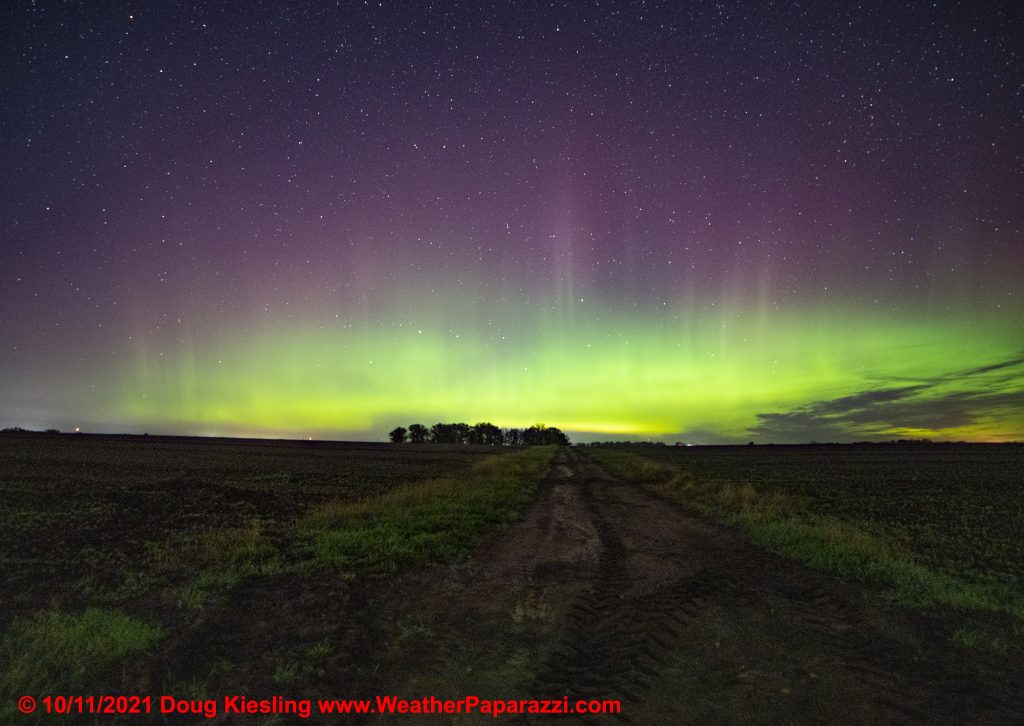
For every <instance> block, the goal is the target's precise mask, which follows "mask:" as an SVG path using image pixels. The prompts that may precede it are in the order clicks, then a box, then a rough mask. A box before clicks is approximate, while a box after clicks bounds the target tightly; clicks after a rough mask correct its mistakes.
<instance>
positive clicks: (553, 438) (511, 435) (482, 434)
mask: <svg viewBox="0 0 1024 726" xmlns="http://www.w3.org/2000/svg"><path fill="white" fill-rule="evenodd" d="M388 437H389V438H390V439H391V443H393V444H404V443H406V442H408V443H412V444H480V445H483V446H537V445H544V444H559V445H561V446H568V445H569V437H568V436H566V435H565V434H564V433H563V432H562V431H560V430H559V429H557V428H556V427H554V426H545V425H544V424H534V425H533V426H530V427H529V428H526V429H515V428H511V429H504V428H500V427H498V426H495V425H494V424H492V423H478V424H476V425H475V426H470V425H469V424H464V423H436V424H434V425H433V426H431V427H430V428H429V429H428V428H427V427H426V426H424V425H423V424H418V423H414V424H412V425H410V426H409V428H405V427H404V426H398V427H396V428H394V429H392V430H391V432H390V433H389V434H388Z"/></svg>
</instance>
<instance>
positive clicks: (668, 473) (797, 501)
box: [587, 449, 1024, 619]
mask: <svg viewBox="0 0 1024 726" xmlns="http://www.w3.org/2000/svg"><path fill="white" fill-rule="evenodd" d="M587 453H588V455H589V456H591V457H592V458H593V459H594V460H595V461H597V462H598V463H599V464H601V465H602V466H604V467H606V468H607V469H608V470H609V471H610V472H612V473H613V474H615V475H616V476H618V477H619V478H621V479H623V480H624V481H627V482H630V483H635V484H642V485H646V486H649V487H651V488H652V489H653V490H655V491H657V492H659V493H660V494H662V495H664V496H666V497H668V498H670V499H674V500H676V501H678V502H680V503H683V504H686V505H688V506H690V507H693V508H695V509H697V510H698V511H700V512H701V513H703V514H705V515H707V516H710V517H712V518H714V519H718V520H720V521H724V522H727V523H729V524H731V525H733V526H735V527H737V528H738V529H739V530H740V531H742V532H743V533H744V534H745V535H746V536H747V537H748V538H749V539H750V540H751V541H753V542H756V543H757V544H760V545H763V546H765V547H767V548H769V549H771V550H774V551H776V552H779V553H781V554H784V555H786V556H789V557H792V558H794V559H797V560H799V561H801V562H803V563H805V564H807V565H809V566H811V567H815V568H817V569H821V570H825V571H828V572H833V573H836V574H839V575H841V576H844V577H847V578H851V579H856V580H859V581H862V582H868V583H875V584H881V585H884V586H886V587H887V588H888V589H889V591H890V594H891V595H892V597H893V598H894V599H895V600H896V601H897V602H900V603H901V604H905V605H910V606H915V607H930V606H935V605H942V606H950V607H953V608H957V609H960V610H965V611H980V612H997V613H1008V614H1010V615H1012V616H1014V617H1017V618H1020V619H1024V595H1022V593H1021V592H1019V591H1018V590H1016V589H1014V588H1012V587H1008V586H1006V585H1002V584H998V583H991V582H977V581H969V580H966V579H964V578H959V577H955V576H953V575H950V574H947V573H943V572H937V571H935V570H934V569H932V568H929V567H927V566H925V565H923V564H921V563H920V562H919V561H918V560H917V559H916V558H915V556H914V554H913V552H911V551H910V550H909V549H908V548H907V547H906V546H905V545H904V544H902V543H901V542H899V541H897V540H895V539H893V538H890V537H887V536H885V534H883V533H881V532H879V531H876V529H875V528H873V527H872V526H871V525H870V524H869V523H866V522H856V521H848V520H843V519H839V518H836V517H832V516H825V515H819V514H814V513H812V512H809V511H808V510H807V503H806V498H804V497H794V496H791V495H787V494H784V493H782V492H779V491H766V492H759V491H757V489H755V487H754V486H753V485H752V484H751V483H750V482H745V483H743V484H736V483H733V482H721V481H717V482H698V481H697V480H696V479H695V478H694V477H693V476H692V475H691V474H690V473H688V472H687V471H684V470H683V469H682V468H680V467H673V466H671V465H669V464H666V463H664V462H658V461H650V460H648V459H646V458H644V457H642V456H638V455H636V454H634V453H631V452H629V451H623V450H621V449H590V450H588V452H587Z"/></svg>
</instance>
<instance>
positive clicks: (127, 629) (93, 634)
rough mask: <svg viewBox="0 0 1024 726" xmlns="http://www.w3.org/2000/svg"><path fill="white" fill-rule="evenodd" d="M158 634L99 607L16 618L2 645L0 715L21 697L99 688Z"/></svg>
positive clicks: (150, 645)
mask: <svg viewBox="0 0 1024 726" xmlns="http://www.w3.org/2000/svg"><path fill="white" fill-rule="evenodd" d="M162 636H163V631H162V630H161V629H160V628H159V627H156V626H153V625H149V624H147V623H144V622H141V621H139V620H136V619H135V618H132V617H129V616H128V615H125V614H124V613H120V612H118V611H116V610H105V609H100V608H87V609H86V610H85V611H84V612H82V613H79V614H77V615H73V614H69V613H63V612H60V611H58V610H50V611H46V612H43V613H39V614H37V615H36V616H34V617H30V618H20V619H17V620H15V621H14V622H12V623H11V625H10V627H9V629H8V631H7V633H6V635H5V636H4V638H3V641H2V642H0V663H3V664H5V665H3V666H2V668H3V670H2V671H0V715H4V714H5V713H8V711H7V709H13V704H14V701H15V699H16V698H17V697H18V696H20V695H22V694H26V693H27V694H36V695H38V694H45V693H68V692H70V693H76V692H78V693H82V692H88V691H89V690H90V688H96V687H102V685H103V684H102V682H97V681H98V679H102V678H103V677H104V676H105V675H107V674H108V673H109V671H110V669H111V668H112V667H113V666H115V665H116V664H117V663H118V662H119V661H120V660H121V659H122V658H124V657H126V656H129V655H132V654H135V653H142V652H145V651H148V650H149V649H150V648H151V647H152V646H153V645H154V644H155V643H156V642H157V641H158V640H159V639H160V638H161V637H162ZM10 713H13V710H11V711H10Z"/></svg>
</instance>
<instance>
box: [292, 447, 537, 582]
mask: <svg viewBox="0 0 1024 726" xmlns="http://www.w3.org/2000/svg"><path fill="white" fill-rule="evenodd" d="M551 453H552V451H551V447H533V448H530V449H527V450H524V451H521V452H518V453H516V454H499V455H497V456H494V457H488V458H486V459H483V460H482V461H480V462H477V463H476V464H475V465H474V466H473V467H472V469H471V471H470V473H469V475H468V476H467V477H466V478H465V479H462V480H457V479H452V478H441V479H429V480H426V481H422V482H418V483H416V484H412V485H409V486H406V487H399V488H396V489H393V490H391V491H388V492H385V493H384V494H381V495H378V496H375V497H370V498H368V499H364V500H361V501H356V502H345V501H339V502H330V503H327V504H325V505H323V506H320V507H317V508H315V509H313V510H312V511H310V512H308V513H307V514H306V515H305V516H304V517H303V518H302V520H301V521H300V522H299V529H300V531H302V532H304V533H305V534H306V535H307V536H308V537H309V538H310V541H311V549H312V555H313V559H314V561H315V562H316V563H318V564H320V565H323V566H328V567H336V568H340V569H341V570H342V571H344V572H346V573H349V574H351V575H356V574H367V575H383V574H388V573H393V572H395V571H396V570H398V569H399V568H400V567H404V566H407V565H411V564H424V563H436V562H447V561H450V560H452V559H454V558H455V557H456V556H458V555H459V554H461V553H463V552H465V551H466V550H467V549H468V548H469V547H470V545H471V544H472V542H473V540H474V538H475V537H476V536H477V535H478V534H479V533H480V532H481V531H482V530H484V529H485V528H487V527H488V526H493V525H498V524H503V523H508V522H511V521H514V520H515V519H516V518H517V517H519V516H520V515H521V514H522V512H523V510H524V509H525V507H526V505H527V503H528V502H529V501H530V498H531V496H532V494H533V492H534V490H535V487H536V483H537V481H538V480H539V479H540V478H541V477H542V476H543V474H544V472H545V471H546V469H547V467H548V462H549V460H550V458H551Z"/></svg>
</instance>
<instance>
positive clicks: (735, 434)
mask: <svg viewBox="0 0 1024 726" xmlns="http://www.w3.org/2000/svg"><path fill="white" fill-rule="evenodd" d="M426 317H429V316H424V318H426ZM435 317H436V316H435ZM572 318H573V319H572V322H571V323H569V322H567V321H566V322H552V321H551V320H550V319H547V318H545V317H544V316H542V315H535V319H534V320H532V322H531V324H526V322H525V321H524V320H522V319H520V320H518V321H517V322H516V323H515V324H509V325H506V326H502V327H500V328H499V329H502V330H506V331H509V332H506V333H495V332H494V330H493V328H492V329H488V328H486V327H485V328H481V326H480V325H477V324H470V325H466V326H465V327H464V328H461V329H460V328H456V327H452V326H450V325H447V326H446V325H440V324H438V323H437V322H436V320H435V321H434V322H433V324H430V323H428V322H427V321H426V319H424V321H423V322H421V323H419V324H416V323H408V322H403V323H397V322H395V323H388V322H376V323H365V324H360V325H352V326H350V327H344V328H342V329H337V328H334V329H332V328H329V327H326V326H324V327H320V326H315V325H308V326H300V325H298V324H295V323H286V322H283V321H282V322H279V323H275V324H272V325H265V326H262V327H260V328H257V329H255V330H254V331H250V332H239V333H238V334H236V335H234V336H222V337H220V338H219V339H217V340H210V341H205V342H193V341H186V340H183V341H181V344H180V345H177V346H175V347H173V348H169V349H160V350H156V349H155V348H148V347H147V346H145V345H141V344H139V345H137V346H136V350H135V357H134V359H133V360H132V361H131V362H130V363H129V364H127V365H125V366H124V367H123V368H122V370H120V371H119V374H118V377H117V381H118V382H117V383H116V384H112V385H116V387H117V389H116V396H115V398H114V402H113V405H112V406H111V407H110V410H109V411H107V412H106V414H105V416H106V418H108V419H110V420H117V421H120V422H122V423H123V424H124V425H125V426H129V427H132V428H136V429H147V430H155V431H159V430H166V431H168V432H175V431H183V430H188V431H195V432H201V433H203V434H208V435H255V436H284V437H297V436H298V437H306V436H311V437H316V438H372V439H381V438H382V437H383V435H384V432H386V431H387V430H388V429H389V428H391V427H392V426H394V425H398V424H404V425H408V424H409V423H411V422H414V421H419V422H423V423H425V424H427V425H430V424H431V423H434V422H436V421H442V420H462V421H467V422H470V423H474V422H477V421H484V420H486V421H492V422H494V423H496V424H498V425H502V426H526V425H530V424H532V423H535V422H544V423H547V424H549V425H556V426H559V427H561V428H562V429H564V430H567V431H570V432H573V433H575V434H576V439H578V440H579V439H582V440H588V439H589V440H594V439H597V440H602V439H614V438H634V439H639V438H653V439H662V440H669V441H671V440H675V439H676V438H684V439H685V440H687V441H694V442H697V443H701V442H705V443H709V442H726V441H733V442H741V441H742V442H745V441H747V440H749V439H756V440H759V441H787V440H792V441H807V440H810V439H818V440H861V439H890V438H899V437H918V436H925V437H930V438H933V439H936V440H946V439H951V440H960V439H967V440H979V441H999V440H1011V439H1020V438H1024V413H1022V411H1021V406H1020V400H1021V396H1022V393H1024V378H1022V376H1021V364H1020V362H1019V361H1017V360H1016V359H1017V357H1019V355H1020V349H1021V340H1020V333H1019V331H1018V330H1017V329H1016V327H1015V326H1013V325H1010V324H1009V323H1008V322H1007V318H1006V317H1005V316H1003V317H1000V318H998V319H996V318H993V319H991V320H977V319H969V318H967V317H964V318H962V319H951V318H950V317H949V316H948V315H947V316H945V317H937V316H930V317H929V316H926V315H924V314H917V315H913V316H911V315H908V314H907V313H905V312H904V313H902V314H900V315H896V314H890V315H883V314H878V315H864V314H863V313H857V312H855V311H852V310H843V309H840V308H834V309H830V310H815V311H810V312H807V311H804V312H789V313H782V312H775V313H774V314H771V315H769V314H766V313H764V312H763V311H762V312H761V313H760V314H756V315H754V314H749V313H747V314H745V313H743V312H742V311H740V310H737V311H728V312H722V311H714V312H713V313H706V312H705V314H703V315H697V314H692V315H678V314H677V315H668V314H662V315H660V316H647V317H641V316H636V317H632V318H631V317H627V316H623V315H621V314H619V313H614V312H611V311H605V312H604V313H602V314H599V315H597V314H595V315H590V316H586V315H584V314H582V313H581V312H579V311H576V312H575V313H574V314H573V315H572ZM482 329H483V330H487V332H486V333H481V330H482ZM513 331H514V332H513ZM879 392H881V393H879ZM865 397H866V398H865ZM876 398H880V399H882V400H876ZM951 411H952V414H951ZM897 412H898V413H897ZM759 414H762V415H764V414H768V415H769V416H768V418H764V419H762V418H759V416H758V415H759ZM771 414H775V416H772V415H771ZM778 423H784V424H786V426H785V427H783V428H779V427H778V426H777V425H776V424H778ZM773 427H774V428H773ZM822 437H825V438H822Z"/></svg>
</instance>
